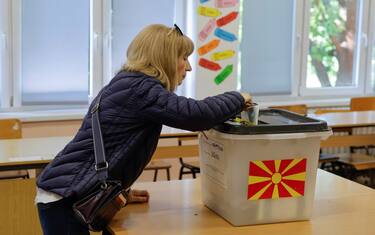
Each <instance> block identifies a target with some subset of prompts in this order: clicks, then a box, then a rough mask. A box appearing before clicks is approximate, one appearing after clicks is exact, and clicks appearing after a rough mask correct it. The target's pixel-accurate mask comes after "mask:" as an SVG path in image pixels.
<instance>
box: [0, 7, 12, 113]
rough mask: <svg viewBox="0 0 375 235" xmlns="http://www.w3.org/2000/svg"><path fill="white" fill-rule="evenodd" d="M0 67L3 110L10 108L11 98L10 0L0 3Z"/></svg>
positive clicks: (1, 106)
mask: <svg viewBox="0 0 375 235" xmlns="http://www.w3.org/2000/svg"><path fill="white" fill-rule="evenodd" d="M0 4H1V5H0V6H1V7H0V16H1V17H2V19H1V20H0V23H1V25H0V47H1V51H0V56H1V60H0V63H1V64H0V66H1V68H2V69H1V74H0V78H1V81H0V82H1V88H2V89H1V91H0V92H1V101H2V102H1V104H0V108H2V109H5V108H9V107H10V106H11V97H12V90H13V88H12V79H11V78H12V76H11V71H12V69H11V65H12V63H11V60H12V57H11V55H12V35H11V28H10V27H11V24H10V21H11V4H10V0H3V1H1V3H0Z"/></svg>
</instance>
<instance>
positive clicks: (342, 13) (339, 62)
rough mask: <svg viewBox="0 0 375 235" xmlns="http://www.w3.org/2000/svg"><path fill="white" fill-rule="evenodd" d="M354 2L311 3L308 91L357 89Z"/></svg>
mask: <svg viewBox="0 0 375 235" xmlns="http://www.w3.org/2000/svg"><path fill="white" fill-rule="evenodd" d="M357 2H358V1H356V0H330V1H323V0H321V1H316V0H310V3H311V9H310V33H309V54H308V64H307V80H306V87H307V88H320V87H348V86H356V85H357V84H356V83H357V81H356V79H355V76H353V74H354V73H353V66H354V64H355V63H354V58H355V57H354V53H355V44H356V43H355V38H356V33H357V32H356V18H357V17H356V11H357Z"/></svg>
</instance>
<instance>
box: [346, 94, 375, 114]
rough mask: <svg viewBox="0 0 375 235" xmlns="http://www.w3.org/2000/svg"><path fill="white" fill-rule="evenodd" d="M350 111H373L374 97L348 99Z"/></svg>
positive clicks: (374, 106)
mask: <svg viewBox="0 0 375 235" xmlns="http://www.w3.org/2000/svg"><path fill="white" fill-rule="evenodd" d="M350 110H352V111H368V110H375V96H372V97H353V98H351V99H350Z"/></svg>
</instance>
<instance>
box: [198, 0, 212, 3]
mask: <svg viewBox="0 0 375 235" xmlns="http://www.w3.org/2000/svg"><path fill="white" fill-rule="evenodd" d="M208 1H210V0H200V2H201V3H205V2H208Z"/></svg>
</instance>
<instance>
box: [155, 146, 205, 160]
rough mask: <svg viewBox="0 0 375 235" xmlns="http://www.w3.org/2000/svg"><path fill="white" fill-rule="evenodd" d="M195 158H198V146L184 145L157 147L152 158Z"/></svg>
mask: <svg viewBox="0 0 375 235" xmlns="http://www.w3.org/2000/svg"><path fill="white" fill-rule="evenodd" d="M196 156H199V148H198V145H185V146H165V147H157V148H156V151H155V153H154V155H153V156H152V158H153V159H155V158H179V157H196Z"/></svg>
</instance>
